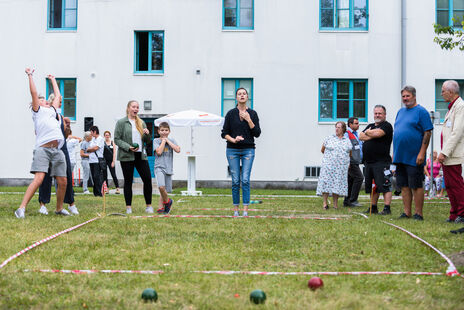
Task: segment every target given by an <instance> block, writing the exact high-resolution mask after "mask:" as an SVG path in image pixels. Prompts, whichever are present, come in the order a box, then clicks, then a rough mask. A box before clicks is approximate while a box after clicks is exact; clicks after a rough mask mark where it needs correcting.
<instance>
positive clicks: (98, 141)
mask: <svg viewBox="0 0 464 310" xmlns="http://www.w3.org/2000/svg"><path fill="white" fill-rule="evenodd" d="M94 146H98V147H99V149H98V150H97V151H96V152H90V153H89V163H90V164H94V163H98V158H103V148H104V147H105V139H103V138H102V136H98V138H95V137H93V138H92V140H91V141H90V146H89V147H90V148H93V147H94Z"/></svg>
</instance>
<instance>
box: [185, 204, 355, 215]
mask: <svg viewBox="0 0 464 310" xmlns="http://www.w3.org/2000/svg"><path fill="white" fill-rule="evenodd" d="M179 208H181V209H182V210H196V211H232V210H233V209H232V208H195V207H186V206H179ZM248 211H249V212H287V213H306V216H313V214H308V211H305V210H280V209H274V210H273V209H248ZM320 215H321V214H318V216H320ZM331 215H333V216H337V217H351V215H349V214H336V215H335V214H331Z"/></svg>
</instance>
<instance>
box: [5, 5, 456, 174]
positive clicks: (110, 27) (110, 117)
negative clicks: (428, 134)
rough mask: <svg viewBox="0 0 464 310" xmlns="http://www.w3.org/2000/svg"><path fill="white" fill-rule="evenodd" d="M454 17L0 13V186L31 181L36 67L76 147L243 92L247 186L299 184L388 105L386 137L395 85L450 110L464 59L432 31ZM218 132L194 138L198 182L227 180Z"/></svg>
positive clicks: (272, 9)
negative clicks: (56, 93) (351, 127)
mask: <svg viewBox="0 0 464 310" xmlns="http://www.w3.org/2000/svg"><path fill="white" fill-rule="evenodd" d="M461 9H462V10H464V0H458V1H457V0H444V1H435V0H426V1H424V0H403V1H401V0H393V1H377V0H370V1H369V0H310V1H308V0H290V1H282V0H169V1H167V0H130V1H129V0H113V1H110V0H15V1H11V0H0V26H1V27H0V29H2V31H1V32H0V36H1V38H0V39H1V42H2V43H3V46H2V48H1V49H0V56H1V57H0V64H1V66H0V67H1V68H2V74H1V77H0V79H1V83H0V85H1V89H2V91H1V92H0V102H1V104H2V113H1V114H0V126H1V129H2V130H1V131H2V138H3V139H2V140H3V145H4V146H7V147H6V148H5V149H4V150H3V151H2V152H1V155H0V158H1V161H0V162H1V168H0V179H2V180H15V179H25V178H31V177H32V176H31V174H30V173H29V168H30V164H31V160H32V150H33V146H34V139H35V135H34V131H33V123H32V120H31V112H30V109H29V104H28V103H29V102H30V94H29V89H28V84H27V78H26V75H25V74H24V68H26V67H33V68H35V69H36V72H35V74H34V79H35V82H36V84H37V86H38V89H39V92H41V93H43V94H48V93H49V91H50V90H49V89H48V87H47V85H46V84H47V83H46V79H45V76H46V75H47V74H49V73H50V74H53V75H55V76H56V77H57V78H58V79H59V82H60V87H61V91H62V94H63V98H64V102H63V103H64V104H63V113H64V114H65V116H68V117H70V118H71V119H72V126H71V127H72V130H73V134H74V135H79V136H82V135H83V132H84V129H85V119H86V118H87V120H93V124H94V125H97V126H98V127H99V128H100V131H101V133H103V131H105V130H109V131H111V132H113V131H114V126H115V123H116V120H117V119H119V118H121V117H123V116H124V115H125V110H126V105H127V102H128V101H129V100H131V99H135V100H137V101H138V102H139V103H140V108H141V109H140V116H141V117H142V118H143V119H144V120H145V121H146V122H147V124H149V127H150V126H152V125H150V124H153V121H154V119H156V118H157V117H160V116H162V115H165V114H168V113H172V112H178V111H182V110H187V109H196V110H200V111H207V112H211V113H215V114H219V115H225V114H226V113H227V111H228V109H230V107H233V106H234V104H235V103H234V94H235V89H236V88H237V87H239V86H244V87H246V88H247V89H248V90H249V93H250V102H249V104H250V106H252V108H253V109H255V110H256V111H257V112H258V115H259V118H260V125H261V129H262V135H261V137H259V138H258V139H256V157H255V162H254V166H253V170H252V180H255V181H294V180H303V178H304V177H305V174H306V172H305V168H304V167H305V166H314V167H317V166H320V163H321V159H322V155H321V153H320V149H321V144H322V141H323V139H324V137H326V136H327V135H329V134H332V133H334V124H335V122H336V121H338V120H343V121H346V120H347V118H348V117H351V116H357V117H359V119H360V121H361V129H363V128H364V127H365V125H367V124H368V123H369V122H372V121H373V115H372V109H373V107H374V106H375V105H377V104H382V105H384V106H385V107H386V109H387V120H388V121H389V122H391V123H392V124H393V123H394V120H395V115H396V112H397V110H398V109H399V108H400V107H401V97H400V90H401V87H402V84H409V85H413V86H415V87H416V88H417V98H418V102H419V103H420V104H421V105H423V106H424V107H425V108H426V109H427V110H429V111H432V110H436V109H437V110H440V112H442V113H443V112H444V111H445V108H446V106H445V104H444V103H443V102H442V101H440V100H441V97H440V93H439V91H438V90H437V89H439V87H440V83H442V81H443V80H446V79H457V80H462V81H464V73H463V70H462V68H464V54H463V53H462V52H460V51H452V52H449V51H442V50H441V49H440V48H439V46H438V45H436V44H435V43H434V42H433V38H434V33H433V23H435V22H437V19H439V21H440V22H441V23H446V22H448V23H452V21H451V19H450V17H452V16H455V15H458V16H461V15H462V12H464V11H462V10H461ZM459 14H461V15H459ZM402 25H403V27H402ZM443 116H444V115H443V114H442V117H443ZM150 128H152V127H150ZM436 129H437V130H435V134H434V136H435V141H436V142H435V148H436V149H439V148H438V147H437V146H438V143H437V142H438V141H439V134H440V132H441V125H437V126H436ZM220 133H221V128H197V129H195V153H197V154H199V157H198V158H197V179H198V180H219V181H220V180H227V179H228V175H227V160H226V157H225V147H226V143H225V140H223V139H221V137H220ZM171 134H172V136H173V137H175V138H176V140H177V141H178V142H179V143H180V145H181V147H182V148H183V150H182V153H181V155H177V156H175V160H174V170H175V175H174V179H175V180H185V179H186V177H187V160H186V157H185V151H189V146H190V136H189V130H188V129H186V128H172V133H171ZM182 154H184V155H182ZM118 176H119V177H120V178H122V173H121V171H120V170H119V165H118Z"/></svg>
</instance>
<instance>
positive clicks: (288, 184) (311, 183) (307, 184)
mask: <svg viewBox="0 0 464 310" xmlns="http://www.w3.org/2000/svg"><path fill="white" fill-rule="evenodd" d="M108 181H109V186H110V187H111V186H114V185H113V181H112V180H108ZM139 181H140V180H137V179H136V180H135V181H134V183H141V181H140V182H139ZM31 182H32V178H28V179H26V178H24V179H16V178H8V179H7V178H0V186H28V185H29V184H31ZM119 182H120V186H121V187H123V186H124V180H119ZM155 185H156V183H155V182H154V183H153V186H155ZM172 186H173V187H174V188H179V187H187V181H184V180H173V181H172ZM196 186H197V188H231V187H232V182H231V181H228V180H197V184H196ZM316 186H317V179H313V180H307V181H251V188H254V189H290V190H292V189H294V190H314V189H316Z"/></svg>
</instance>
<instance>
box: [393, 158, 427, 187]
mask: <svg viewBox="0 0 464 310" xmlns="http://www.w3.org/2000/svg"><path fill="white" fill-rule="evenodd" d="M396 184H397V186H398V187H399V188H401V187H409V188H412V189H416V188H422V187H424V167H423V166H409V165H405V164H397V165H396Z"/></svg>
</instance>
